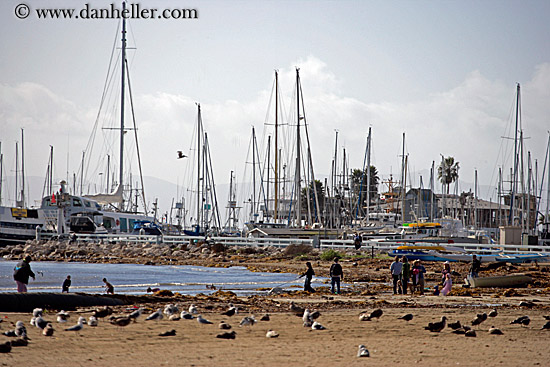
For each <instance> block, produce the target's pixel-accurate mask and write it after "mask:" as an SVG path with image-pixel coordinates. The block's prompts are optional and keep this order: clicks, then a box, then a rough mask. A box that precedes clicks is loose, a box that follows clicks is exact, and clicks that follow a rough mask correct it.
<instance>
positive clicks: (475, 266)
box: [470, 255, 481, 278]
mask: <svg viewBox="0 0 550 367" xmlns="http://www.w3.org/2000/svg"><path fill="white" fill-rule="evenodd" d="M480 267H481V260H479V259H478V258H477V256H476V255H473V256H472V265H471V266H470V276H471V277H472V278H475V277H477V273H478V272H479V268H480Z"/></svg>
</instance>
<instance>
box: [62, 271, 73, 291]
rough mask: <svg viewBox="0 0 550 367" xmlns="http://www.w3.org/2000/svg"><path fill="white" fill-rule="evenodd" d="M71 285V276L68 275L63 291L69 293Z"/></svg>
mask: <svg viewBox="0 0 550 367" xmlns="http://www.w3.org/2000/svg"><path fill="white" fill-rule="evenodd" d="M70 286H71V276H70V275H67V279H65V281H63V289H62V290H61V293H69V287H70Z"/></svg>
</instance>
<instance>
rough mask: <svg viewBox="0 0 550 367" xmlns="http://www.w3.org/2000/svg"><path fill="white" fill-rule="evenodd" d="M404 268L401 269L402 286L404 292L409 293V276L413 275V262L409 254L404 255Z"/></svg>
mask: <svg viewBox="0 0 550 367" xmlns="http://www.w3.org/2000/svg"><path fill="white" fill-rule="evenodd" d="M402 261H403V268H402V269H401V288H402V289H403V294H407V288H408V286H409V278H410V277H411V264H410V263H409V259H407V256H403V260H402Z"/></svg>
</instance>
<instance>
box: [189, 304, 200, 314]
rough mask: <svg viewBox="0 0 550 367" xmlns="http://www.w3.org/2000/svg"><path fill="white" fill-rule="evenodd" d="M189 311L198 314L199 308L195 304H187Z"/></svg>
mask: <svg viewBox="0 0 550 367" xmlns="http://www.w3.org/2000/svg"><path fill="white" fill-rule="evenodd" d="M189 313H193V314H198V313H199V310H197V307H195V305H191V306H189Z"/></svg>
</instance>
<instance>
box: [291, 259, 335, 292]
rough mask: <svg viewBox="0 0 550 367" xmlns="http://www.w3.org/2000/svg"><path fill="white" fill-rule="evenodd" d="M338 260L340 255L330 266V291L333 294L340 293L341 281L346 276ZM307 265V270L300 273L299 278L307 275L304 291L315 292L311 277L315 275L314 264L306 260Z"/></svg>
mask: <svg viewBox="0 0 550 367" xmlns="http://www.w3.org/2000/svg"><path fill="white" fill-rule="evenodd" d="M338 261H339V259H338V257H335V258H334V262H333V264H332V265H331V266H330V281H331V282H330V283H331V285H330V291H331V293H333V294H340V282H341V280H342V279H343V278H344V270H343V269H342V265H340V264H339V263H338ZM306 266H307V270H306V271H305V273H303V274H302V275H300V276H299V277H298V279H299V278H302V277H304V276H305V277H306V279H305V281H304V291H306V292H315V289H313V287H312V286H311V279H312V278H313V276H314V275H315V271H314V270H313V266H312V265H311V263H310V262H309V261H308V262H306Z"/></svg>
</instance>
